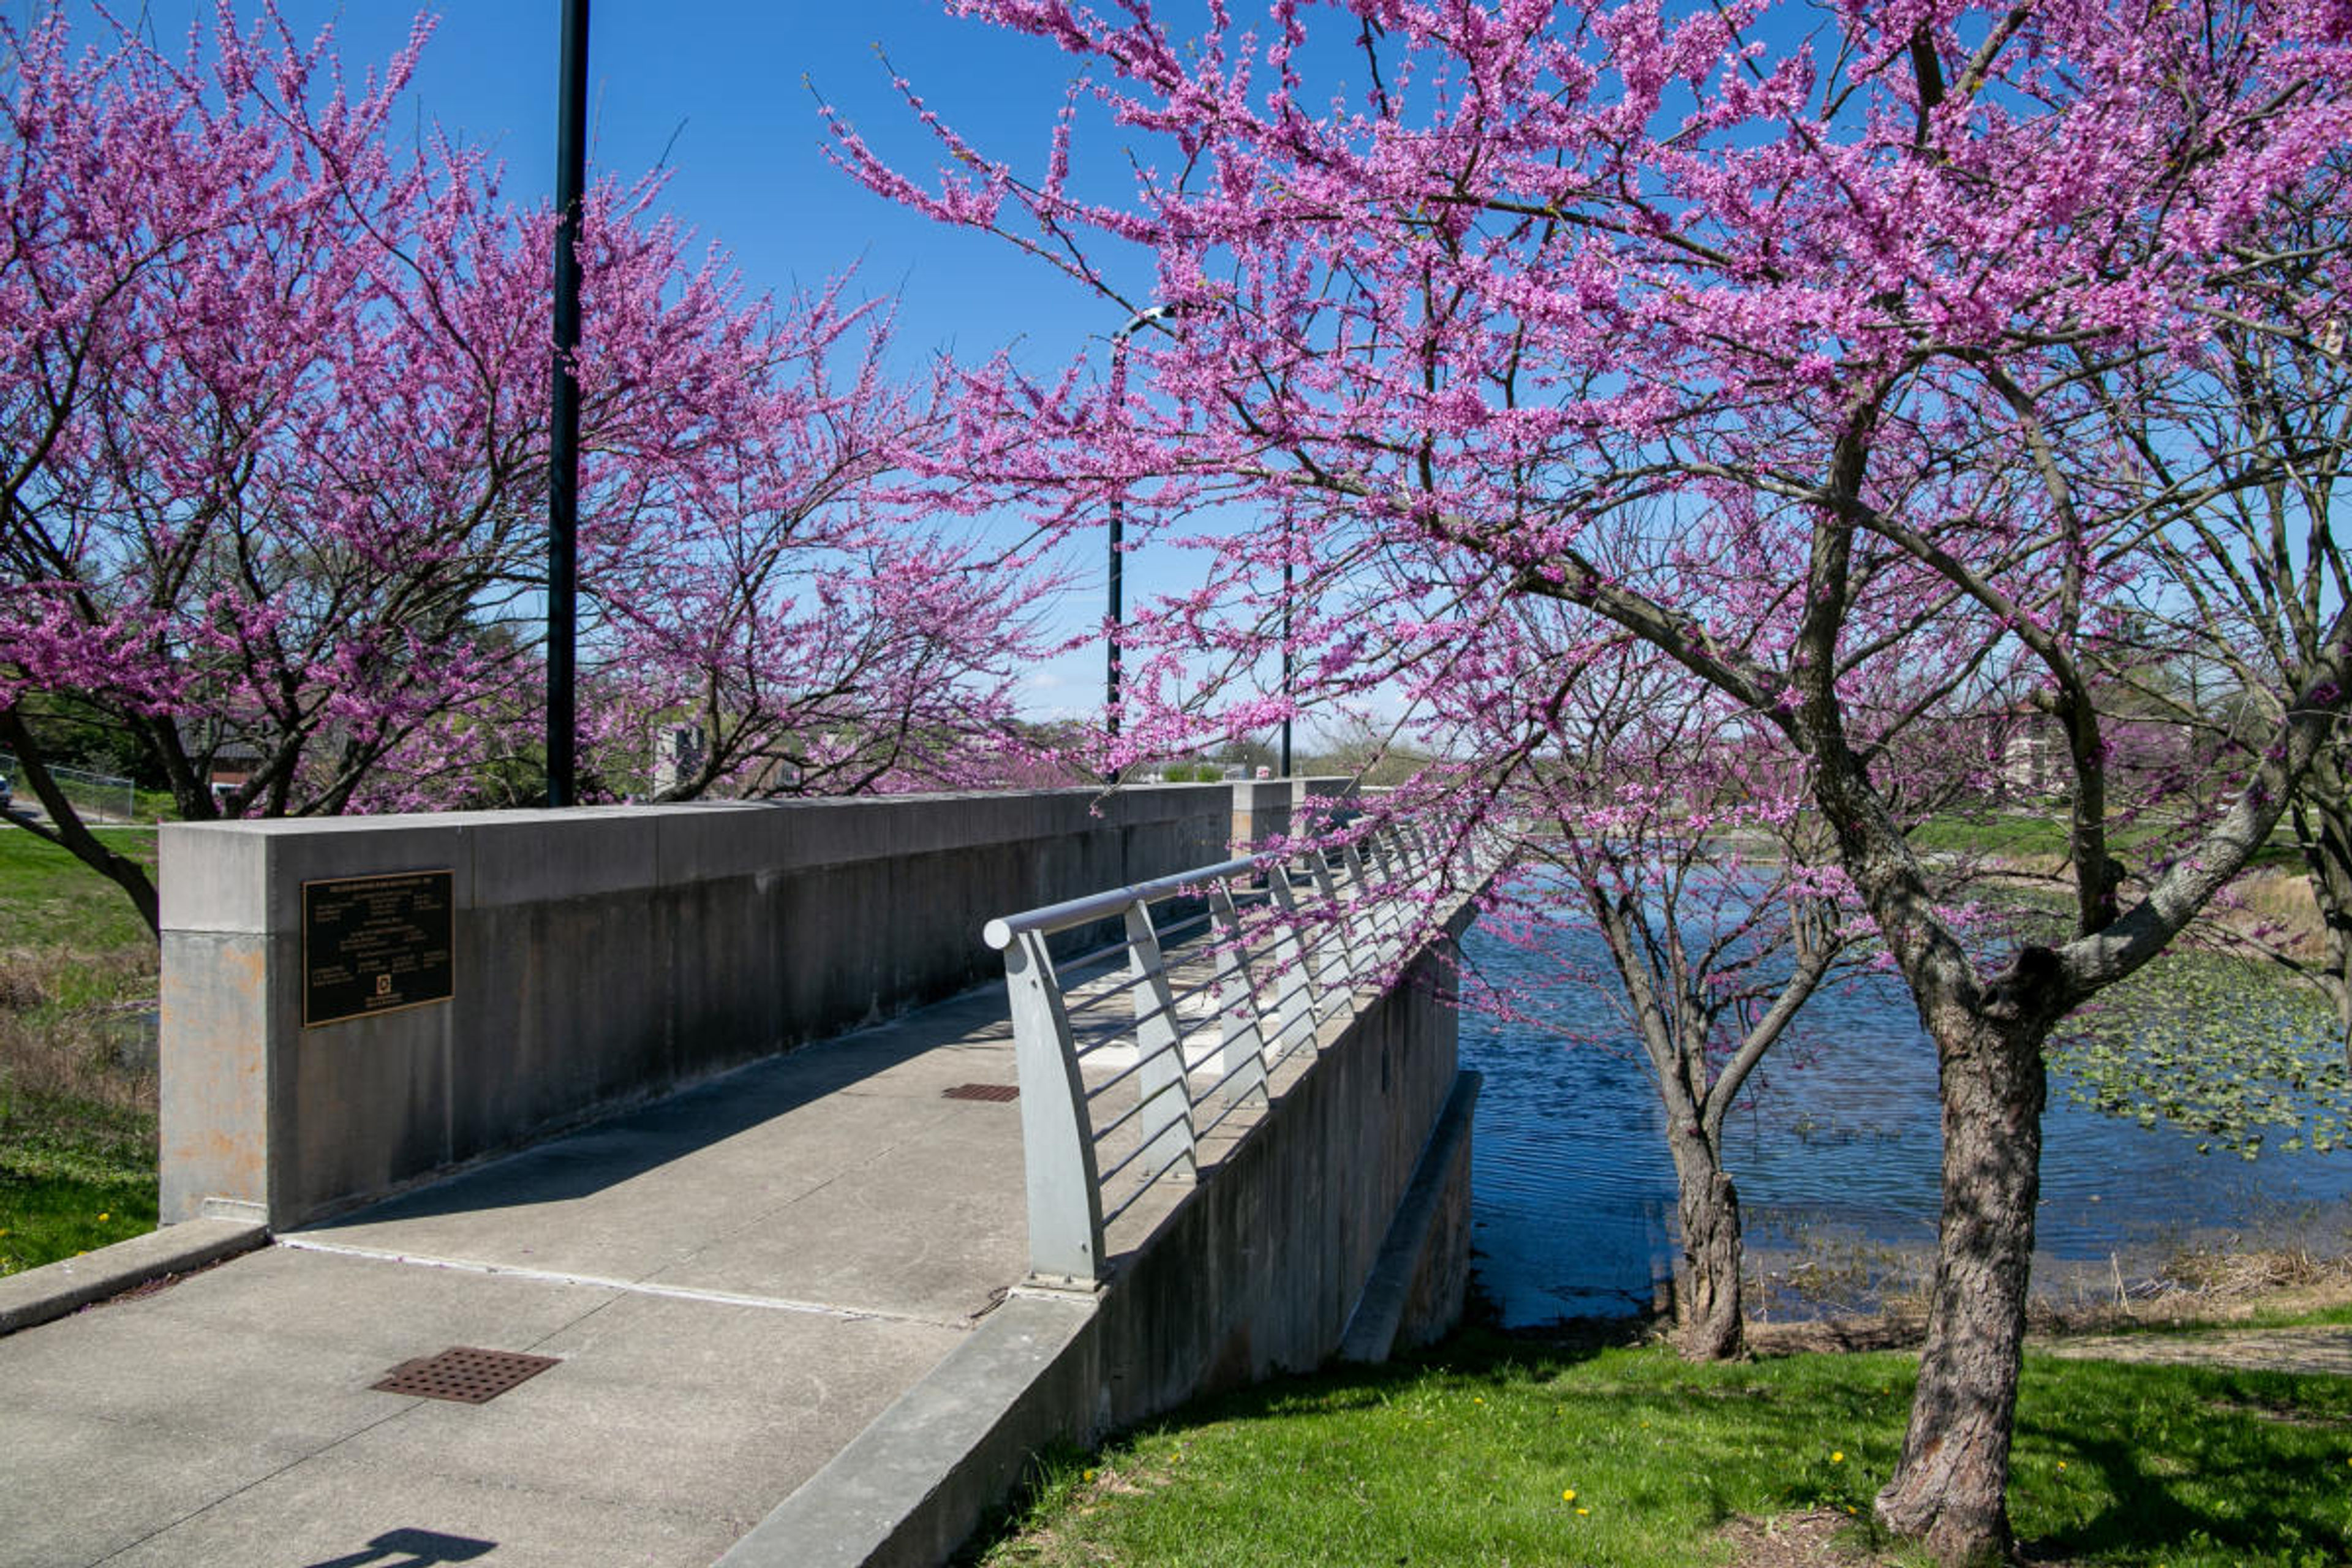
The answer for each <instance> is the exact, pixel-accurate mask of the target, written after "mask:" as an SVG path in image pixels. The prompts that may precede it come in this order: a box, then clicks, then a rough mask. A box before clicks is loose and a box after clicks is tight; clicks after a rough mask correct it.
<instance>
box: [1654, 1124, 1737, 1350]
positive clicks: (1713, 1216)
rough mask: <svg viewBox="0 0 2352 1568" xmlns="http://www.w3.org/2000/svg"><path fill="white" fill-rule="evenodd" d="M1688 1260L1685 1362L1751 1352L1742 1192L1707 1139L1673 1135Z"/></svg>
mask: <svg viewBox="0 0 2352 1568" xmlns="http://www.w3.org/2000/svg"><path fill="white" fill-rule="evenodd" d="M1673 1143H1674V1155H1675V1186H1676V1189H1677V1194H1678V1201H1677V1205H1676V1207H1677V1209H1678V1212H1679V1214H1680V1216H1681V1219H1682V1232H1683V1255H1682V1265H1681V1267H1680V1268H1679V1269H1678V1270H1677V1271H1676V1279H1675V1349H1676V1350H1678V1351H1680V1352H1682V1355H1683V1359H1684V1360H1685V1361H1730V1360H1733V1359H1736V1358H1737V1357H1738V1356H1741V1355H1744V1354H1746V1353H1747V1350H1748V1342H1747V1338H1746V1332H1745V1330H1744V1328H1743V1327H1742V1324H1741V1318H1740V1299H1739V1260H1740V1239H1739V1193H1738V1189H1737V1188H1735V1187H1734V1186H1733V1185H1732V1184H1731V1178H1730V1177H1729V1176H1727V1175H1726V1174H1725V1173H1724V1170H1723V1164H1722V1162H1721V1160H1720V1159H1719V1158H1718V1156H1717V1151H1716V1150H1715V1148H1714V1146H1713V1145H1712V1144H1710V1143H1709V1142H1707V1141H1706V1139H1705V1138H1703V1137H1696V1136H1690V1135H1684V1136H1678V1137H1676V1138H1675V1139H1674V1140H1673Z"/></svg>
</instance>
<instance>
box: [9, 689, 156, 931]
mask: <svg viewBox="0 0 2352 1568" xmlns="http://www.w3.org/2000/svg"><path fill="white" fill-rule="evenodd" d="M0 741H5V742H7V743H8V747H9V749H10V750H12V751H14V752H16V766H17V769H18V771H19V772H21V773H23V774H24V782H25V784H26V786H27V787H29V788H30V789H31V790H32V792H33V797H34V798H35V799H36V800H38V801H39V802H40V803H41V809H42V810H43V811H44V812H46V813H47V815H48V819H49V825H48V826H47V827H46V828H42V827H36V826H33V824H32V822H31V820H30V819H29V818H27V817H17V818H16V826H18V827H21V828H23V829H24V830H25V831H26V832H27V833H30V834H32V835H33V837H36V838H45V839H47V840H48V842H50V843H52V844H54V845H56V846H58V847H59V848H60V849H63V850H65V851H66V852H67V853H68V854H69V855H71V856H72V857H73V858H75V859H77V860H79V861H80V862H81V863H82V864H83V865H85V866H87V867H89V868H90V869H91V870H93V871H95V872H97V873H98V874H99V875H100V876H101V877H104V878H105V879H107V880H109V881H110V882H112V883H113V884H114V885H115V886H116V887H118V888H121V889H122V891H123V892H124V894H125V895H127V896H128V897H129V898H130V900H131V904H132V906H133V907H135V908H136V909H137V910H139V918H140V919H141V920H142V921H145V922H146V924H147V931H148V934H149V935H151V936H153V937H155V938H157V939H158V940H161V938H162V936H163V916H162V912H161V910H160V906H159V900H157V898H156V896H155V883H154V880H153V879H152V878H150V877H149V876H148V875H147V870H146V868H145V867H143V866H142V865H140V864H139V862H137V861H136V860H133V859H131V858H130V857H128V856H125V855H118V854H116V853H115V852H114V851H113V850H111V849H110V848H108V847H106V845H105V844H103V843H102V842H100V839H99V837H98V836H97V835H96V834H93V833H92V832H90V830H89V828H88V827H87V826H84V825H83V823H82V819H81V814H80V813H79V812H78V811H76V810H75V809H74V805H73V803H72V802H71V801H69V800H68V799H67V798H66V795H65V792H64V791H63V790H61V789H59V788H58V784H57V781H56V779H55V778H54V777H52V776H51V775H50V773H49V769H48V764H47V763H46V762H44V761H43V760H42V757H41V753H40V751H39V749H38V747H37V746H36V745H35V744H34V742H33V734H32V731H30V730H29V729H28V728H26V724H25V721H24V719H23V717H22V715H20V714H18V713H17V711H16V709H15V708H13V707H8V708H0Z"/></svg>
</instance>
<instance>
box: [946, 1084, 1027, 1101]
mask: <svg viewBox="0 0 2352 1568" xmlns="http://www.w3.org/2000/svg"><path fill="white" fill-rule="evenodd" d="M1020 1098H1021V1091H1020V1090H1019V1089H1016V1088H1014V1087H1013V1085H1012V1084H1009V1083H960V1084H958V1085H956V1086H955V1087H954V1088H953V1089H941V1090H940V1099H941V1100H1000V1101H1001V1100H1018V1099H1020Z"/></svg>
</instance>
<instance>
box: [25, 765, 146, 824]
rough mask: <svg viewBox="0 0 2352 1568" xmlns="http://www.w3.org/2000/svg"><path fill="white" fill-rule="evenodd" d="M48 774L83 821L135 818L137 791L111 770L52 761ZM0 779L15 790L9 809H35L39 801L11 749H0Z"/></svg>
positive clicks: (131, 819)
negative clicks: (86, 769) (92, 770)
mask: <svg viewBox="0 0 2352 1568" xmlns="http://www.w3.org/2000/svg"><path fill="white" fill-rule="evenodd" d="M49 777H51V778H53V779H55V780H56V781H57V784H58V789H60V790H62V791H64V792H65V797H66V799H68V801H71V802H72V803H73V808H74V809H75V810H76V811H78V812H79V813H81V819H82V820H83V821H84V822H131V821H135V820H137V815H138V795H137V794H136V793H135V792H134V791H133V790H132V788H131V781H130V780H129V779H121V778H116V777H115V776H114V775H113V774H111V773H84V772H83V771H82V770H81V769H79V768H61V767H58V766H57V765H56V764H54V763H52V764H51V765H50V767H49ZM0 779H5V780H7V781H8V784H9V786H10V787H11V789H12V790H13V791H14V792H15V798H14V799H13V800H11V801H10V803H9V806H8V809H9V810H11V811H38V810H39V809H40V802H38V801H37V800H35V799H34V798H33V792H32V788H31V786H30V785H28V784H26V782H25V775H24V773H23V772H22V771H21V770H20V769H19V768H18V767H17V766H16V756H15V754H14V753H12V752H0Z"/></svg>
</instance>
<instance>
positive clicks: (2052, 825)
mask: <svg viewBox="0 0 2352 1568" xmlns="http://www.w3.org/2000/svg"><path fill="white" fill-rule="evenodd" d="M2172 832H2173V829H2172V827H2171V825H2169V824H2165V823H2154V822H2141V823H2136V824H2133V825H2131V826H2125V827H2120V828H2117V829H2116V831H2115V832H2113V833H2111V834H2110V835H2108V840H2107V842H2108V850H2109V852H2110V853H2111V854H2114V855H2117V856H2120V857H2121V858H2123V859H2125V860H2126V861H2127V862H2133V861H2137V860H2139V859H2142V858H2145V856H2146V855H2147V853H2150V852H2158V853H2161V852H2164V851H2166V850H2167V849H2171V850H2173V851H2176V852H2177V850H2178V848H2179V846H2178V845H2175V844H2174V843H2173V841H2172ZM1909 837H1910V840H1911V845H1912V847H1914V848H1915V849H1922V850H1928V851H1933V852H1942V853H1950V854H1958V855H1990V856H1995V857H1998V858H2003V859H2027V858H2044V857H2046V858H2064V856H2065V854H2066V804H2065V803H2064V802H2063V801H2053V802H2051V803H2050V804H2048V805H2045V806H2041V807H2028V808H2025V809H2021V810H2013V811H2009V810H2004V811H1985V812H1956V811H1955V812H1945V813H1942V814H1941V815H1939V816H1934V817H1931V818H1929V819H1928V820H1927V821H1926V822H1923V823H1921V824H1919V825H1918V826H1916V827H1914V828H1913V829H1912V830H1911V832H1910V835H1909ZM2253 864H2254V865H2256V866H2275V867H2277V868H2281V869H2283V870H2289V871H2293V870H2299V869H2301V868H2302V866H2303V858H2302V856H2301V855H2300V854H2298V853H2297V852H2296V850H2295V847H2294V839H2293V838H2292V837H2289V836H2288V835H2286V834H2285V833H2284V831H2282V832H2281V833H2279V834H2278V835H2276V836H2274V837H2273V838H2272V840H2271V842H2270V843H2268V844H2266V845H2264V846H2263V847H2262V848H2261V849H2260V850H2258V851H2256V852H2255V855H2254V858H2253Z"/></svg>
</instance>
